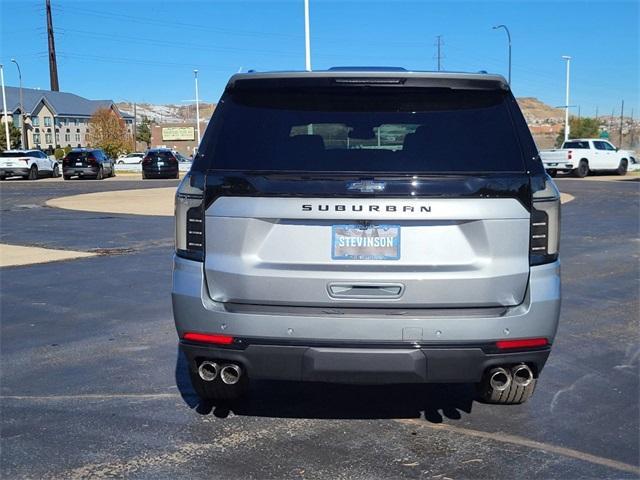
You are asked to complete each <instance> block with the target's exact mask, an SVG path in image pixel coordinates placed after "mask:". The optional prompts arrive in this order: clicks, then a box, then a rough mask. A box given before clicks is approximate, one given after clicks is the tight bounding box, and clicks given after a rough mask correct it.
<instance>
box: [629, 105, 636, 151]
mask: <svg viewBox="0 0 640 480" xmlns="http://www.w3.org/2000/svg"><path fill="white" fill-rule="evenodd" d="M634 133H635V125H634V124H633V108H632V109H631V128H629V148H633V141H634V136H635V135H634Z"/></svg>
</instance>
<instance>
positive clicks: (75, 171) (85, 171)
mask: <svg viewBox="0 0 640 480" xmlns="http://www.w3.org/2000/svg"><path fill="white" fill-rule="evenodd" d="M62 174H63V175H68V176H71V177H73V176H76V175H77V176H79V177H84V176H89V177H93V176H96V175H98V167H63V168H62Z"/></svg>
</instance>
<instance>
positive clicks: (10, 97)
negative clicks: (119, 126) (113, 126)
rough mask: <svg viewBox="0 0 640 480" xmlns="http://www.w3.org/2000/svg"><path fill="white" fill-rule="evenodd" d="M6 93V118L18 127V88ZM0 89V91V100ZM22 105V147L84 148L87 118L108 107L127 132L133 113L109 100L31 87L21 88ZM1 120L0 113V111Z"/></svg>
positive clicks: (3, 117)
mask: <svg viewBox="0 0 640 480" xmlns="http://www.w3.org/2000/svg"><path fill="white" fill-rule="evenodd" d="M5 90H6V94H7V111H8V113H7V120H9V121H11V122H12V123H13V124H14V125H15V126H16V127H18V128H20V127H21V113H22V112H21V110H20V88H18V87H5ZM1 100H2V91H0V101H1ZM0 105H1V103H0ZM22 108H23V109H24V114H25V116H26V118H25V122H24V132H25V136H26V145H23V148H39V149H41V150H48V151H51V150H53V149H55V148H64V147H67V146H69V147H85V146H87V145H88V142H87V133H88V125H89V119H90V118H91V116H92V115H93V114H94V113H95V112H96V110H98V109H100V108H110V109H111V110H113V111H114V112H115V113H116V114H117V115H118V116H119V117H120V118H122V119H123V120H124V122H125V125H126V127H127V131H128V132H129V134H130V135H132V134H133V116H132V115H129V114H127V113H124V112H121V111H120V110H119V109H118V107H117V106H116V104H115V103H114V102H113V100H89V99H87V98H84V97H81V96H79V95H76V94H73V93H67V92H53V91H50V90H39V89H35V88H23V89H22ZM0 115H1V118H2V121H5V114H4V112H0Z"/></svg>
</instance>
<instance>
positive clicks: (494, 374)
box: [489, 367, 511, 392]
mask: <svg viewBox="0 0 640 480" xmlns="http://www.w3.org/2000/svg"><path fill="white" fill-rule="evenodd" d="M489 385H491V388H493V389H494V390H497V391H499V392H502V391H504V390H506V389H507V388H509V385H511V372H509V371H508V370H505V369H504V368H502V367H497V368H494V369H492V370H491V371H490V372H489Z"/></svg>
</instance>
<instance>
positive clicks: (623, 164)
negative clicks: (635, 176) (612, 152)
mask: <svg viewBox="0 0 640 480" xmlns="http://www.w3.org/2000/svg"><path fill="white" fill-rule="evenodd" d="M628 168H629V163H628V162H627V159H626V158H623V159H622V160H620V165H618V169H617V170H616V173H617V174H618V175H620V176H621V177H622V176H625V175H626V174H627V169H628Z"/></svg>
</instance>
